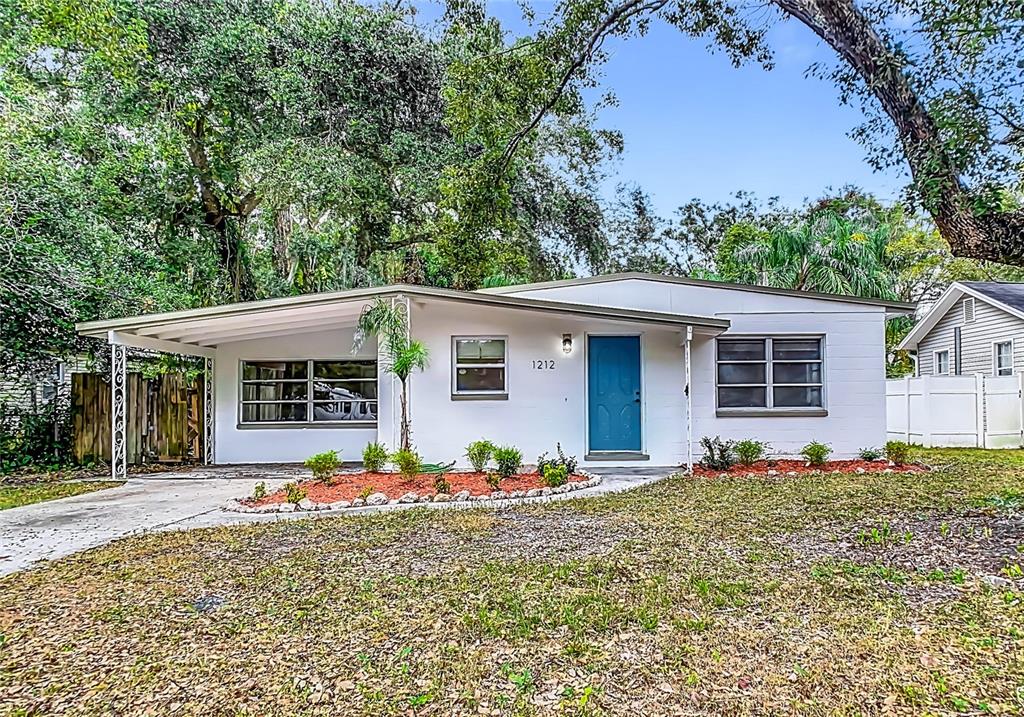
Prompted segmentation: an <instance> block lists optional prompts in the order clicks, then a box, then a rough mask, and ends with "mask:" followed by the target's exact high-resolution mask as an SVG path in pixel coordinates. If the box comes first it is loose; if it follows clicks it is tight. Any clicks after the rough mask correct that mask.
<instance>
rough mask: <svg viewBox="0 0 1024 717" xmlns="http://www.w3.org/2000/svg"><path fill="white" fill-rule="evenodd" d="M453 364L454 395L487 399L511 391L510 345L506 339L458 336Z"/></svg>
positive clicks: (454, 339)
mask: <svg viewBox="0 0 1024 717" xmlns="http://www.w3.org/2000/svg"><path fill="white" fill-rule="evenodd" d="M452 360H453V367H452V393H454V394H459V395H479V396H487V395H496V394H501V395H504V394H505V393H506V392H507V391H508V386H507V376H506V364H507V360H508V342H507V341H506V339H505V338H504V337H500V336H456V337H454V338H453V339H452Z"/></svg>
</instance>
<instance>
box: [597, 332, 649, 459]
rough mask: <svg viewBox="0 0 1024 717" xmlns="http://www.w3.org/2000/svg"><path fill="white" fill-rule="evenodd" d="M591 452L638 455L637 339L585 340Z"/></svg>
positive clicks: (638, 362) (634, 337)
mask: <svg viewBox="0 0 1024 717" xmlns="http://www.w3.org/2000/svg"><path fill="white" fill-rule="evenodd" d="M587 384H588V385H587V391H588V404H587V405H588V406H589V414H590V415H589V430H590V450H591V451H639V450H640V449H641V445H640V443H641V441H640V337H639V336H590V337H588V339H587Z"/></svg>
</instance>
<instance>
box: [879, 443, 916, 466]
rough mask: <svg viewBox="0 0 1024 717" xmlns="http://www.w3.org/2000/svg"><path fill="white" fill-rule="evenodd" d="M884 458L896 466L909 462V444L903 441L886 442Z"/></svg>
mask: <svg viewBox="0 0 1024 717" xmlns="http://www.w3.org/2000/svg"><path fill="white" fill-rule="evenodd" d="M885 457H886V458H887V459H888V460H890V461H892V462H893V463H895V464H896V465H898V466H901V465H903V464H904V463H907V462H908V461H909V460H910V444H909V443H904V442H903V441H886V443H885Z"/></svg>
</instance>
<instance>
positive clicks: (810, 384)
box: [716, 336, 825, 410]
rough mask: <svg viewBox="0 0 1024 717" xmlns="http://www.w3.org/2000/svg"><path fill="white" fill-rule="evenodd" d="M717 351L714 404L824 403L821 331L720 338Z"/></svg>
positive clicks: (782, 407) (773, 405) (784, 405)
mask: <svg viewBox="0 0 1024 717" xmlns="http://www.w3.org/2000/svg"><path fill="white" fill-rule="evenodd" d="M717 352H718V355H717V366H716V370H717V380H718V386H717V390H718V408H720V409H751V408H754V409H756V408H762V409H779V410H799V409H820V408H823V407H824V405H825V404H824V398H825V396H824V380H825V379H824V357H823V339H822V337H820V336H811V337H799V338H798V337H764V338H761V337H756V338H754V337H751V338H735V339H732V338H730V339H718V345H717Z"/></svg>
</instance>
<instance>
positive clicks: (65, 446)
mask: <svg viewBox="0 0 1024 717" xmlns="http://www.w3.org/2000/svg"><path fill="white" fill-rule="evenodd" d="M71 440H72V431H71V407H70V405H69V401H68V397H67V395H65V394H64V393H58V394H57V396H55V398H54V399H53V400H51V401H49V402H48V403H44V404H42V405H40V406H38V407H37V408H36V410H35V411H33V410H31V409H22V408H19V407H17V406H14V405H11V404H6V403H0V474H3V473H7V472H10V471H13V470H15V469H18V468H24V467H27V466H36V467H40V468H48V469H54V468H59V467H61V466H64V465H68V464H70V463H71V459H72V455H71V449H72V446H71Z"/></svg>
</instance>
